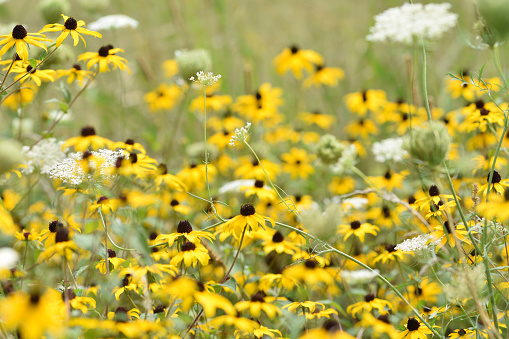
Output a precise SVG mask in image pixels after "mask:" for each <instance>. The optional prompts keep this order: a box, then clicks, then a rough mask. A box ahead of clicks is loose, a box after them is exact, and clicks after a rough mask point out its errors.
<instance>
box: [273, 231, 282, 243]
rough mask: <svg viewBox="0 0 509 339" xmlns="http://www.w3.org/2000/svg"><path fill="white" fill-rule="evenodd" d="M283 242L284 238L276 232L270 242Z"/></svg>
mask: <svg viewBox="0 0 509 339" xmlns="http://www.w3.org/2000/svg"><path fill="white" fill-rule="evenodd" d="M283 240H284V237H283V235H282V234H281V232H279V231H277V232H276V233H275V234H274V235H273V236H272V242H283Z"/></svg>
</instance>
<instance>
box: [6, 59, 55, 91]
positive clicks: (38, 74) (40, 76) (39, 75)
mask: <svg viewBox="0 0 509 339" xmlns="http://www.w3.org/2000/svg"><path fill="white" fill-rule="evenodd" d="M39 63H40V62H39ZM11 72H13V73H19V74H18V75H16V77H14V80H19V82H20V83H24V82H25V81H26V80H28V79H32V80H33V81H34V82H35V84H36V85H37V86H41V83H42V81H44V82H47V81H51V82H54V81H55V74H56V72H55V71H54V70H52V69H40V68H33V67H32V66H31V65H30V64H29V63H28V62H27V63H24V64H23V66H22V67H14V66H13V67H12V69H11ZM27 74H28V75H27Z"/></svg>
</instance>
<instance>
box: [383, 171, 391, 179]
mask: <svg viewBox="0 0 509 339" xmlns="http://www.w3.org/2000/svg"><path fill="white" fill-rule="evenodd" d="M384 178H385V179H387V180H391V178H392V174H391V171H387V172H385V175H384Z"/></svg>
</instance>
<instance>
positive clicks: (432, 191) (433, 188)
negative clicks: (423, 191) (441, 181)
mask: <svg viewBox="0 0 509 339" xmlns="http://www.w3.org/2000/svg"><path fill="white" fill-rule="evenodd" d="M428 193H429V195H430V197H437V196H439V195H440V191H439V190H438V187H437V185H431V186H430V187H429V191H428Z"/></svg>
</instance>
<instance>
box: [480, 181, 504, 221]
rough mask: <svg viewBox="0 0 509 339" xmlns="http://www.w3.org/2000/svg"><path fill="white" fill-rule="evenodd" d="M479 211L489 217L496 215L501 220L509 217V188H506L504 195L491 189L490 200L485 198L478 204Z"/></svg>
mask: <svg viewBox="0 0 509 339" xmlns="http://www.w3.org/2000/svg"><path fill="white" fill-rule="evenodd" d="M477 211H478V212H479V214H480V215H481V216H484V217H486V218H488V219H492V218H495V217H496V218H498V219H499V220H500V221H506V220H507V219H509V188H506V189H505V190H504V194H503V195H502V196H501V195H499V194H498V193H494V192H493V191H491V193H490V196H489V199H488V202H486V201H485V200H484V199H483V201H482V202H481V203H480V204H479V206H477Z"/></svg>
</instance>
